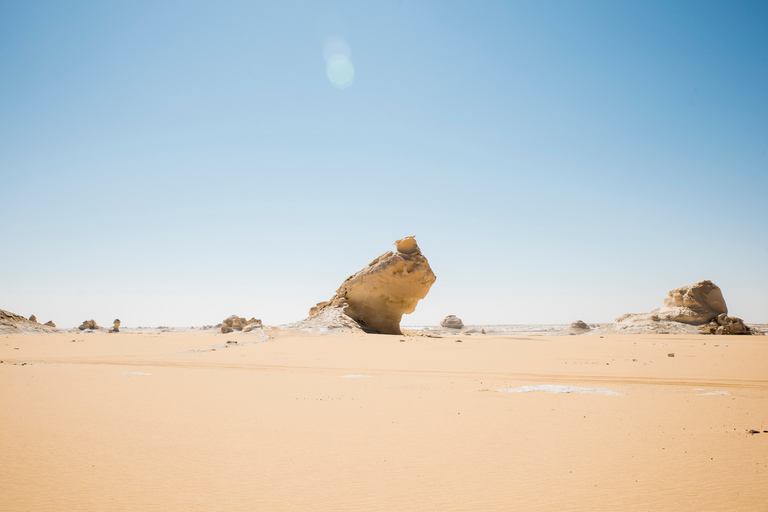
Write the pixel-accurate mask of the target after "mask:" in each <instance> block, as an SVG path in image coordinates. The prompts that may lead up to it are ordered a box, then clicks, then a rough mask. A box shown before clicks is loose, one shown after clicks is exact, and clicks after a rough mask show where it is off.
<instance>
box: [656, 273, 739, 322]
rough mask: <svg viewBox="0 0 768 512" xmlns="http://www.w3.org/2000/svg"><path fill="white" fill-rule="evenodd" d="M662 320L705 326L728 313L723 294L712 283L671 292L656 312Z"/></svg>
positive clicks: (701, 283)
mask: <svg viewBox="0 0 768 512" xmlns="http://www.w3.org/2000/svg"><path fill="white" fill-rule="evenodd" d="M654 313H656V315H658V317H659V318H660V319H662V320H671V321H673V322H682V323H686V324H705V323H707V322H709V321H711V320H714V319H715V318H717V316H718V315H720V314H723V313H726V314H727V313H728V306H726V305H725V299H724V298H723V292H721V291H720V288H719V287H718V286H717V285H716V284H713V283H712V281H699V282H698V283H694V284H690V285H688V286H682V287H680V288H676V289H674V290H672V291H671V292H669V297H667V298H666V299H664V306H663V307H661V308H659V309H658V310H656V311H654Z"/></svg>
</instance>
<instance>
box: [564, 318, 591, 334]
mask: <svg viewBox="0 0 768 512" xmlns="http://www.w3.org/2000/svg"><path fill="white" fill-rule="evenodd" d="M568 327H569V328H571V329H573V330H578V331H588V330H589V329H590V327H589V326H588V325H587V324H586V323H584V322H582V321H581V320H576V321H575V322H573V323H572V324H571V325H569V326H568Z"/></svg>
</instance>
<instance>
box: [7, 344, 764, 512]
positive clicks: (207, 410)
mask: <svg viewBox="0 0 768 512" xmlns="http://www.w3.org/2000/svg"><path fill="white" fill-rule="evenodd" d="M268 333H269V334H270V338H269V339H267V340H266V341H263V342H259V343H250V344H243V343H237V344H230V346H228V347H227V348H224V347H219V348H216V350H210V349H211V348H212V347H213V346H215V345H220V344H224V343H226V341H228V340H233V341H240V342H243V341H249V340H258V339H264V338H260V337H261V336H262V334H261V333H258V334H257V333H248V334H234V335H233V334H228V335H222V334H214V333H210V332H188V333H162V334H156V333H129V332H121V333H118V334H84V333H63V334H43V335H3V336H0V360H2V361H3V364H2V365H0V386H2V395H0V428H1V432H2V435H0V510H3V511H80V510H83V511H118V510H119V511H154V510H163V511H165V510H171V511H215V510H227V511H234V510H238V511H239V510H243V511H245V510H248V511H256V510H258V511H302V510H319V511H345V510H349V511H369V510H370V511H392V510H404V511H431V510H435V511H453V510H456V511H511V510H521V511H537V510H542V511H544V510H546V511H554V510H556V511H568V510H585V511H586V510H606V511H608V510H610V511H618V510H621V511H654V512H657V511H684V510H696V511H702V510H707V511H735V510H740V511H742V510H755V511H757V510H763V511H764V510H768V433H763V432H762V431H763V430H768V342H766V338H764V337H728V336H722V337H713V336H680V335H635V336H631V335H624V336H622V335H611V336H605V337H599V336H590V335H584V336H561V337H534V336H530V337H526V336H503V337H502V336H498V337H497V336H466V335H464V336H452V337H450V336H446V337H442V338H428V337H422V336H407V337H406V336H384V335H362V334H343V335H341V334H340V335H322V336H321V335H318V334H307V333H299V332H285V331H282V332H281V331H276V330H272V331H268ZM401 340H405V341H401ZM456 340H461V342H460V343H459V342H457V341H456ZM716 345H719V346H716ZM725 345H727V346H725ZM190 350H198V351H197V352H195V351H192V352H190ZM670 353H673V354H674V357H670V356H669V355H668V354H670ZM23 362H32V363H44V364H24V365H23V364H21V363H23ZM147 374H148V375H147ZM521 386H572V387H575V388H589V389H595V388H597V392H599V391H600V390H601V389H602V390H606V391H604V393H608V392H612V393H615V394H579V393H576V392H570V393H548V392H546V391H535V390H534V391H529V392H503V391H498V390H508V389H515V388H520V387H521ZM527 389H530V388H527ZM541 389H549V390H557V389H561V390H562V388H556V387H548V388H547V387H544V388H541ZM566 389H567V388H566ZM571 391H578V390H574V389H572V388H571ZM750 429H755V430H760V431H761V433H760V434H750V433H749V432H748V431H749V430H750Z"/></svg>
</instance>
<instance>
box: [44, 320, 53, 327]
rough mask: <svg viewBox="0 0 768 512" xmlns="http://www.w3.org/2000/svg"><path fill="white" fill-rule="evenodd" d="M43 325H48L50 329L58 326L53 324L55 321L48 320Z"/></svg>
mask: <svg viewBox="0 0 768 512" xmlns="http://www.w3.org/2000/svg"><path fill="white" fill-rule="evenodd" d="M43 325H47V326H48V327H56V324H55V323H53V320H48V321H47V322H45V323H44V324H43Z"/></svg>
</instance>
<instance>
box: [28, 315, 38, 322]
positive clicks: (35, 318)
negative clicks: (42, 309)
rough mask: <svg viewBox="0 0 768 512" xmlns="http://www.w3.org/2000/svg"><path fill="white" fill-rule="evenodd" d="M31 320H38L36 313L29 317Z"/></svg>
mask: <svg viewBox="0 0 768 512" xmlns="http://www.w3.org/2000/svg"><path fill="white" fill-rule="evenodd" d="M29 321H30V322H37V317H36V316H35V315H32V316H30V317H29Z"/></svg>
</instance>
